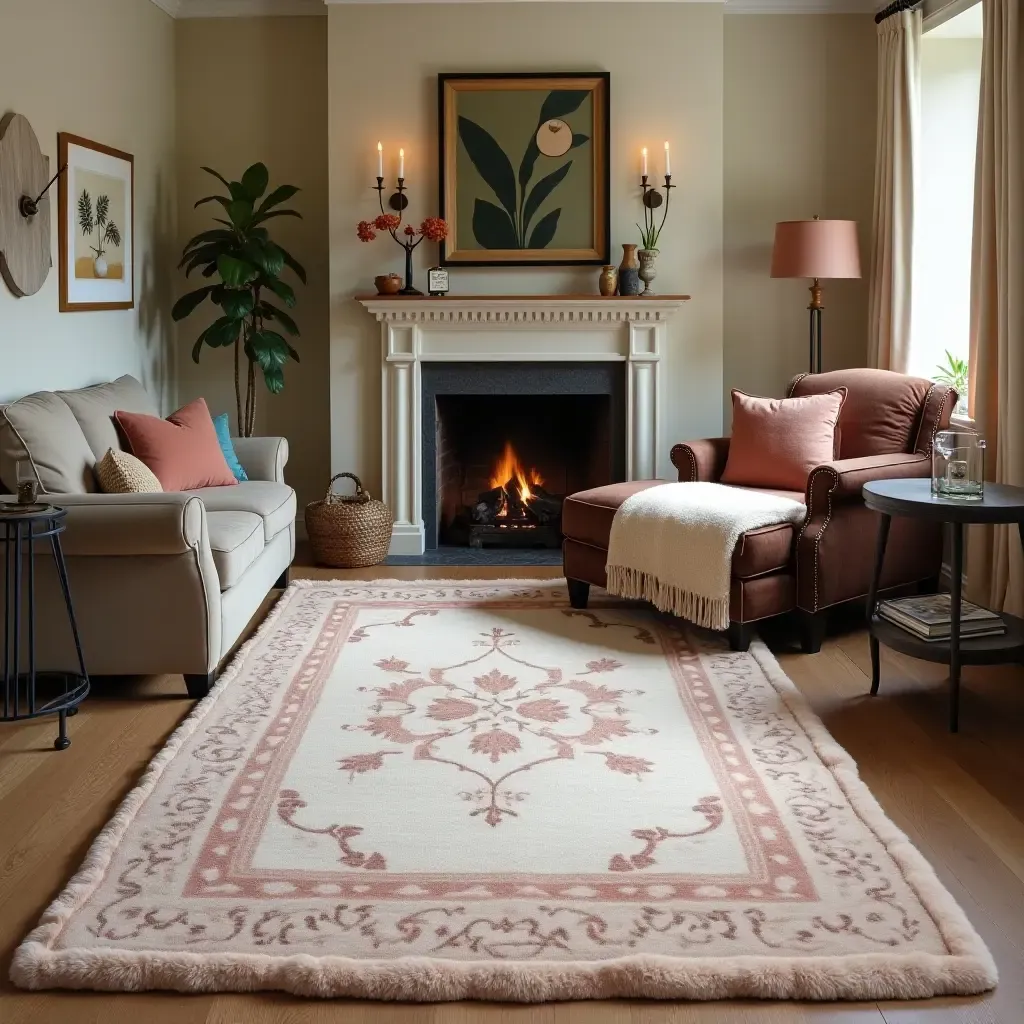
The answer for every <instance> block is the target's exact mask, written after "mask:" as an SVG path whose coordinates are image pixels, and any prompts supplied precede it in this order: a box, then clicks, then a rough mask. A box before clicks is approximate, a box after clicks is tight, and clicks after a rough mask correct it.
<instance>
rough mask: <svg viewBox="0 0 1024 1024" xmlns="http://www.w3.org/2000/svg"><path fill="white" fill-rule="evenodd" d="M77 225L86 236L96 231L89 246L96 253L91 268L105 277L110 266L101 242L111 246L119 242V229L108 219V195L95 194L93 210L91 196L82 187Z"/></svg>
mask: <svg viewBox="0 0 1024 1024" xmlns="http://www.w3.org/2000/svg"><path fill="white" fill-rule="evenodd" d="M78 227H79V228H80V229H81V232H82V234H83V235H85V236H86V237H87V238H88V237H90V236H91V235H92V233H93V232H94V231H95V232H96V244H95V245H90V246H89V248H90V249H91V250H92V251H93V252H94V253H96V258H95V259H94V260H93V261H92V269H93V273H95V274H96V276H97V277H106V276H107V271H108V270H109V269H110V268H109V267H108V266H107V261H106V259H105V258H104V257H105V256H106V254H107V250H106V249H104V248H103V243H104V242H106V243H107V244H109V245H113V246H119V245H120V244H121V229H120V228H119V227H118V226H117V225H116V224H115V223H114V222H113V221H112V220H111V219H110V197H109V196H97V197H96V210H95V212H94V211H93V206H92V197H91V196H90V195H89V192H88V191H87V190H86V189H82V194H81V195H80V196H79V197H78Z"/></svg>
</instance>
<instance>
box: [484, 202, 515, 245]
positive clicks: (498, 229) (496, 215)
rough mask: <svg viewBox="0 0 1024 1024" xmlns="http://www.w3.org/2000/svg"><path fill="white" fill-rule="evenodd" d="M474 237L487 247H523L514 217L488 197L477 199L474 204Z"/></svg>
mask: <svg viewBox="0 0 1024 1024" xmlns="http://www.w3.org/2000/svg"><path fill="white" fill-rule="evenodd" d="M473 237H474V238H475V239H476V240H477V242H479V243H480V245H482V246H483V247H484V248H485V249H520V248H522V247H521V246H520V244H519V239H518V237H517V236H516V229H515V225H514V224H513V222H512V218H511V217H510V216H509V215H508V214H507V213H506V212H505V211H504V210H503V209H502V208H501V207H500V206H495V205H494V203H489V202H487V200H486V199H477V200H476V202H475V203H474V204H473Z"/></svg>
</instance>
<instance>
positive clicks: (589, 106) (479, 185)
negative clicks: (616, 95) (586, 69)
mask: <svg viewBox="0 0 1024 1024" xmlns="http://www.w3.org/2000/svg"><path fill="white" fill-rule="evenodd" d="M610 83H611V76H610V75H609V74H608V73H607V72H604V71H594V72H591V73H589V74H587V73H575V72H552V73H550V74H480V75H467V74H457V75H456V74H452V75H439V76H438V120H439V128H440V145H439V150H440V155H441V175H440V181H441V216H442V217H443V218H444V219H445V220H446V221H447V223H448V237H447V239H446V240H445V241H444V242H442V243H441V263H442V265H444V266H454V265H461V266H476V267H517V266H518V267H527V266H574V265H576V266H581V265H590V264H594V265H599V264H606V263H607V262H608V258H609V252H610V246H609V234H610V210H609V201H608V195H609V163H608V159H609V158H608V141H609V92H610V88H611V85H610Z"/></svg>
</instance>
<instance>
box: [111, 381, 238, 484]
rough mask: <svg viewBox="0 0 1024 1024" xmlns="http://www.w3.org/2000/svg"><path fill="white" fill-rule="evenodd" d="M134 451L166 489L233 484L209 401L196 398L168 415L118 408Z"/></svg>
mask: <svg viewBox="0 0 1024 1024" xmlns="http://www.w3.org/2000/svg"><path fill="white" fill-rule="evenodd" d="M114 419H115V420H116V421H117V425H118V427H120V429H121V431H122V433H123V434H124V436H125V438H126V439H127V441H128V446H129V448H130V449H131V453H132V455H134V456H135V457H136V458H137V459H142V461H143V462H144V463H145V464H146V465H147V466H149V468H150V469H151V470H152V471H153V473H154V474H155V476H156V478H157V480H159V481H160V486H161V487H163V489H164V490H165V491H191V490H194V489H195V488H197V487H233V486H234V485H235V484H237V483H238V481H237V480H236V479H235V474H234V473H232V472H231V470H230V468H229V467H228V464H227V461H226V460H225V458H224V453H223V452H222V451H221V449H220V442H219V441H218V440H217V431H216V430H215V429H214V426H213V418H212V417H211V416H210V410H209V409H208V408H207V406H206V401H205V400H204V399H202V398H197V399H196V400H195V401H194V402H189V403H188V405H185V406H182V407H181V408H180V409H179V410H178V411H177V412H175V413H171V415H170V416H168V417H167V419H165V420H162V419H160V417H159V416H147V415H146V414H145V413H140V412H121V411H118V412H115V413H114Z"/></svg>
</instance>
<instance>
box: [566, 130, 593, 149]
mask: <svg viewBox="0 0 1024 1024" xmlns="http://www.w3.org/2000/svg"><path fill="white" fill-rule="evenodd" d="M589 141H590V136H589V135H584V134H582V132H573V133H572V145H571V146H570V147H569V148H570V149H579V147H580V146H582V145H583V144H584V143H587V142H589Z"/></svg>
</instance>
